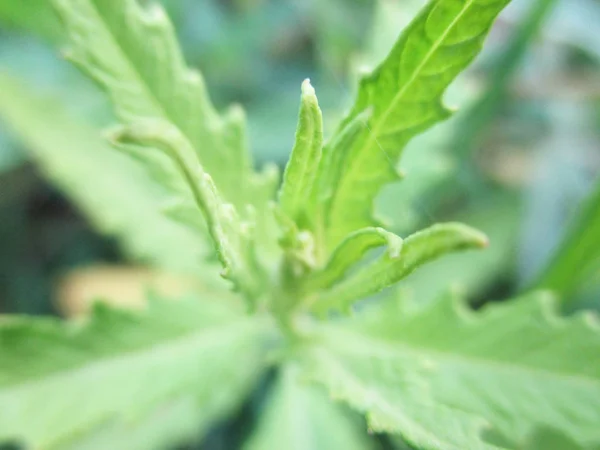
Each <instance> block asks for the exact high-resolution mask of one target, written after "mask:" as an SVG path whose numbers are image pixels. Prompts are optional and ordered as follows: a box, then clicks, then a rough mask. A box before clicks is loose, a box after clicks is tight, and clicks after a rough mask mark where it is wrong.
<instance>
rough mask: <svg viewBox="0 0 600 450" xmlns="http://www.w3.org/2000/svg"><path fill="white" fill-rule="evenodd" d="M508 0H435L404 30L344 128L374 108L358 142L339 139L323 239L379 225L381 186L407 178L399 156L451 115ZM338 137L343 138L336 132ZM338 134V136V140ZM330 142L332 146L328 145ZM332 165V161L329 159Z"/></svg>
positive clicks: (325, 242)
mask: <svg viewBox="0 0 600 450" xmlns="http://www.w3.org/2000/svg"><path fill="white" fill-rule="evenodd" d="M507 3H508V0H506V1H502V0H498V1H491V2H490V1H487V0H483V1H480V0H470V1H432V2H429V4H428V5H427V6H425V7H424V9H423V10H422V11H421V13H420V14H419V16H418V17H417V18H416V19H415V20H414V21H413V22H412V23H411V24H410V25H409V26H408V27H407V28H406V29H405V30H404V32H403V33H402V36H401V37H400V39H399V40H398V42H397V43H396V45H395V47H394V48H393V49H392V51H391V52H390V54H389V55H388V57H387V58H386V59H385V60H384V61H383V62H382V63H381V65H380V66H379V67H378V68H377V69H376V70H375V71H374V72H373V73H372V74H370V75H369V76H367V77H365V78H364V79H362V80H361V82H360V88H359V92H358V98H357V100H356V103H355V105H354V106H353V108H352V110H351V112H350V113H349V115H348V116H347V117H346V118H345V119H344V120H343V121H342V123H341V125H340V127H339V129H338V133H344V132H345V129H346V127H347V126H348V124H350V123H352V122H354V121H356V119H357V117H358V116H359V115H360V114H363V113H364V112H365V111H366V110H368V109H371V110H372V112H371V115H370V117H369V119H368V120H366V121H364V122H362V127H361V130H360V133H358V135H357V136H356V137H355V138H354V139H353V142H352V145H350V146H344V147H338V148H337V151H338V152H342V153H343V155H339V156H330V157H328V156H327V155H325V156H324V158H323V160H324V161H327V160H328V159H329V160H339V161H341V164H340V166H341V167H340V169H339V172H338V174H337V176H336V177H335V178H333V179H331V178H330V181H329V182H328V183H326V185H325V186H319V188H318V189H320V190H321V189H322V190H324V191H327V192H328V191H331V192H330V193H329V198H328V199H327V200H326V204H325V205H324V206H323V208H322V209H321V214H319V215H317V216H316V217H314V218H313V221H314V222H315V225H314V227H315V229H316V230H323V231H322V232H321V234H320V235H319V237H318V241H317V242H318V244H317V245H320V246H323V247H325V248H328V249H332V248H333V247H334V246H335V245H337V244H338V243H339V241H340V240H341V239H343V238H344V236H345V235H346V234H348V233H350V232H352V231H355V230H357V229H360V228H363V227H367V226H371V225H373V224H374V223H376V221H375V220H374V219H373V218H372V208H373V201H374V199H375V196H376V194H377V193H378V192H379V190H380V189H381V187H382V186H383V185H384V184H386V183H390V182H392V181H396V180H398V179H399V175H398V171H397V169H396V162H397V160H398V158H399V156H400V154H401V151H402V149H403V147H404V146H405V145H406V143H407V142H408V141H409V140H410V139H411V138H412V137H414V136H415V135H417V134H418V133H420V132H423V131H424V130H426V129H427V128H429V127H431V126H432V125H433V124H435V123H437V122H439V121H441V120H443V119H445V118H447V117H448V116H449V114H450V111H449V110H448V109H446V108H445V107H444V106H442V103H441V97H442V94H443V93H444V91H445V89H446V88H447V87H448V85H449V84H450V82H451V81H452V80H454V78H455V77H456V76H457V75H458V74H459V73H460V72H461V71H462V70H463V69H464V68H465V67H466V66H467V65H468V64H469V63H470V62H471V61H472V60H473V58H474V57H475V56H476V55H477V54H478V53H479V51H480V49H481V46H482V43H483V40H484V38H485V36H486V34H487V31H488V30H489V28H490V26H491V24H492V23H493V20H494V18H495V17H496V15H497V14H498V13H499V12H500V11H501V10H502V8H503V7H504V6H505V5H506V4H507ZM333 139H335V138H333ZM333 139H332V140H333ZM326 149H327V148H326ZM321 170H323V171H325V172H328V171H329V170H331V167H329V166H326V165H325V164H323V165H322V169H321Z"/></svg>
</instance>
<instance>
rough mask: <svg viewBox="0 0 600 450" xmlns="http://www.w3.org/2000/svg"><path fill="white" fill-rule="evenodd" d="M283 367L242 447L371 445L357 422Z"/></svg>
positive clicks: (308, 449) (329, 449)
mask: <svg viewBox="0 0 600 450" xmlns="http://www.w3.org/2000/svg"><path fill="white" fill-rule="evenodd" d="M299 372H300V371H299V370H298V368H297V367H293V366H289V367H284V368H283V369H282V370H281V373H280V374H279V377H278V379H277V382H276V384H275V386H274V387H273V391H272V392H271V393H270V395H269V398H268V402H267V404H266V406H265V409H264V411H263V412H262V417H261V419H260V421H259V423H258V427H257V429H256V431H255V432H254V433H253V434H252V436H250V440H249V442H248V443H247V444H246V446H245V447H244V450H267V449H273V450H275V449H283V448H285V449H289V450H334V449H340V450H341V449H343V450H364V449H370V448H372V447H373V444H372V442H371V441H369V440H368V438H367V435H366V433H363V432H361V426H360V423H359V422H358V421H354V420H352V419H353V418H352V417H351V416H350V415H349V414H348V411H344V410H343V408H342V407H341V406H340V405H336V404H335V403H333V402H332V401H331V399H329V398H328V396H327V395H326V394H325V393H324V392H323V391H321V390H319V389H317V388H316V387H315V386H313V385H311V384H308V383H306V382H304V383H303V382H302V380H301V379H299V377H298V376H299Z"/></svg>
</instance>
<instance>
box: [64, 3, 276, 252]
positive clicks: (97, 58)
mask: <svg viewBox="0 0 600 450" xmlns="http://www.w3.org/2000/svg"><path fill="white" fill-rule="evenodd" d="M53 4H54V5H55V7H56V9H57V10H58V12H59V13H60V15H61V16H62V18H63V20H64V22H65V26H66V31H67V33H68V35H69V37H70V50H69V52H68V56H69V58H70V59H72V60H73V61H74V62H75V63H76V64H77V65H78V66H79V67H80V68H82V70H84V71H86V72H87V73H88V74H89V75H90V76H91V77H92V78H94V79H95V80H96V81H97V82H98V83H99V84H100V85H101V86H102V87H103V88H104V89H105V90H106V92H107V93H108V95H109V96H110V98H111V100H112V102H113V105H114V108H115V112H116V114H117V116H118V118H119V119H120V120H121V121H122V122H123V123H124V124H125V125H134V124H136V123H137V122H143V123H148V121H155V122H161V123H168V124H169V125H170V126H171V127H173V128H174V129H176V130H177V133H178V136H180V137H181V139H182V140H185V141H186V147H188V148H189V149H191V151H192V152H193V153H194V156H195V158H194V161H193V162H192V159H191V158H190V159H189V160H188V161H187V162H188V163H189V164H191V166H190V167H188V170H190V171H191V172H195V171H196V163H197V164H200V165H201V166H202V167H203V169H204V171H205V172H206V173H208V174H210V175H211V177H212V178H213V180H214V183H215V185H216V187H217V189H218V191H219V193H220V195H221V196H222V197H223V199H224V201H225V202H227V203H231V204H233V205H234V206H235V207H236V208H237V209H238V211H239V212H240V214H245V213H246V206H247V205H252V206H253V207H254V209H255V211H256V220H257V221H258V223H259V227H258V229H259V230H261V232H263V233H264V234H263V235H261V236H260V237H259V239H263V238H264V239H267V240H270V241H272V238H271V236H267V234H268V233H269V231H270V230H269V229H268V227H266V226H263V225H265V221H267V220H268V217H270V215H268V211H267V208H266V205H267V202H268V201H269V200H271V199H272V197H273V195H274V190H275V184H276V176H274V173H273V172H272V171H271V172H269V173H266V174H265V175H263V176H259V175H257V174H256V173H255V172H254V170H253V167H252V161H251V159H250V155H249V152H248V149H247V139H246V131H245V116H244V113H243V111H242V110H241V109H240V108H239V107H234V108H231V109H230V110H229V111H228V112H227V113H226V114H225V115H224V116H221V115H219V114H218V113H217V112H216V111H215V109H214V107H213V106H212V104H211V103H210V100H209V98H208V95H207V92H206V88H205V85H204V81H203V80H202V77H201V76H200V74H199V73H198V72H195V71H192V70H190V69H189V68H188V67H187V66H186V64H185V62H184V59H183V56H182V54H181V51H180V49H179V47H178V45H177V42H176V38H175V33H174V30H173V28H172V25H171V23H170V22H169V20H168V18H167V17H166V14H165V13H164V11H163V9H162V8H161V7H160V6H159V5H157V4H152V5H150V6H148V7H142V6H140V5H139V3H138V2H137V1H136V0H74V1H73V0H53ZM149 154H150V152H148V153H147V155H149ZM148 158H152V157H151V156H148ZM152 163H153V161H148V164H152ZM156 163H157V164H159V165H160V164H162V163H164V161H162V162H156ZM157 170H160V169H157ZM166 187H167V188H169V187H170V186H166ZM175 194H177V193H175ZM182 204H183V205H185V204H186V202H182ZM193 214H194V212H193V211H190V212H189V214H188V215H193Z"/></svg>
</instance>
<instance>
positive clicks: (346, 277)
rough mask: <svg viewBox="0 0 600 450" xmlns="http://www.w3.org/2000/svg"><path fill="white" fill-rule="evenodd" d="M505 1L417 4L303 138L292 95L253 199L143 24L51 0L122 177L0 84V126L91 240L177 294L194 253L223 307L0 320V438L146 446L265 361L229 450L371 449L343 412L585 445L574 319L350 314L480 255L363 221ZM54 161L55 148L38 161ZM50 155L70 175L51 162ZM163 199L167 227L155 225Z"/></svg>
mask: <svg viewBox="0 0 600 450" xmlns="http://www.w3.org/2000/svg"><path fill="white" fill-rule="evenodd" d="M507 2H508V0H431V1H430V2H429V3H428V4H427V5H426V6H425V7H424V8H423V10H422V11H421V13H420V14H419V15H418V16H417V17H416V18H415V19H414V20H413V21H412V23H411V24H410V25H408V26H407V28H406V29H405V30H404V32H403V33H402V34H401V35H400V37H399V39H398V41H397V42H396V44H395V46H394V47H393V49H392V50H391V52H390V53H389V55H388V56H387V58H385V59H384V61H383V62H382V63H381V64H380V65H379V67H378V68H377V69H375V71H374V72H373V73H371V74H370V75H368V76H366V77H365V78H364V79H362V80H361V82H360V86H359V89H358V98H357V100H356V102H355V104H354V106H353V108H352V109H351V111H350V113H349V114H348V115H347V117H346V118H345V119H344V120H343V121H342V122H341V124H340V125H339V126H338V128H337V131H336V132H335V133H334V134H333V135H332V136H331V138H330V139H329V140H327V141H326V142H324V138H323V129H324V124H323V118H322V113H321V110H320V108H319V104H318V101H317V97H316V93H315V90H314V89H313V87H312V86H311V85H310V83H309V82H308V80H307V81H305V82H304V84H303V85H302V96H301V106H300V113H299V118H298V127H297V132H296V140H295V144H294V147H293V150H292V154H291V158H290V161H289V163H288V165H287V167H286V169H285V172H284V176H283V182H282V185H281V188H280V190H279V194H278V195H276V194H275V192H276V177H275V176H274V172H268V171H267V172H265V173H263V174H258V173H256V172H255V171H254V167H253V162H252V160H251V158H250V154H249V151H248V148H247V142H246V141H247V138H246V131H245V118H244V115H243V112H242V111H241V109H240V108H239V107H233V108H231V109H229V110H228V111H227V112H226V113H225V114H224V115H221V114H219V113H218V112H217V111H216V110H215V108H214V107H213V105H212V104H211V102H210V101H209V98H208V94H207V92H206V87H205V84H204V82H203V79H202V77H201V76H200V75H199V74H198V73H197V72H194V71H192V70H190V69H189V68H188V67H187V65H186V63H185V62H184V60H183V56H182V54H181V52H180V50H179V48H178V45H177V43H176V39H175V33H174V30H173V27H172V25H171V23H170V22H169V20H168V18H167V17H166V15H165V13H164V12H163V10H162V9H161V8H160V7H158V6H141V5H140V4H139V3H138V2H137V0H52V4H53V5H54V7H55V8H56V10H57V11H58V12H59V13H60V15H61V16H62V18H63V20H64V24H65V30H64V31H65V32H66V34H67V35H68V36H69V42H70V47H69V50H68V55H69V57H70V59H72V60H73V61H74V62H75V63H76V64H77V65H78V66H79V67H80V68H81V69H83V71H84V72H86V73H87V74H88V75H90V76H91V77H92V78H93V79H94V80H95V81H96V82H98V84H99V85H100V86H101V87H102V88H103V89H104V91H105V92H106V93H107V94H108V96H109V97H110V99H111V101H112V103H113V106H114V110H115V112H116V116H117V118H118V120H119V121H120V122H121V123H120V125H118V126H117V127H114V128H113V129H111V130H110V131H109V133H108V138H109V140H110V142H111V143H112V144H113V146H114V147H115V148H116V149H117V150H118V151H120V152H122V153H123V154H125V155H128V156H129V157H130V158H129V159H124V160H122V158H123V156H124V155H123V154H119V153H113V152H112V151H111V150H110V149H108V148H107V147H106V146H105V144H103V143H101V141H99V140H98V137H97V135H96V134H95V133H94V132H93V131H91V130H90V129H89V126H87V125H81V124H78V123H77V121H75V120H73V119H72V118H71V117H70V116H69V115H68V113H66V112H65V111H62V110H61V109H60V108H58V107H56V108H55V109H51V110H50V111H48V110H47V109H46V102H43V101H38V100H37V99H36V96H35V95H34V94H31V93H28V92H27V90H26V89H25V88H23V87H22V86H21V85H20V84H19V83H16V82H15V81H14V80H11V79H10V78H7V77H3V78H0V86H2V87H5V88H6V89H5V90H3V91H4V92H0V111H1V112H2V115H3V116H5V117H7V122H8V123H9V124H10V125H11V126H12V127H13V128H14V129H15V130H17V132H18V133H19V134H21V135H23V136H24V138H25V139H26V140H27V141H28V142H29V143H30V147H31V148H32V149H33V151H34V152H36V154H39V159H40V160H41V161H42V163H43V164H42V165H43V166H44V167H45V168H46V169H45V170H47V171H48V172H49V173H50V174H51V176H52V177H53V178H55V179H56V180H57V183H59V184H60V183H62V185H63V187H64V188H66V189H70V190H72V191H74V192H75V191H78V190H79V189H81V190H82V192H81V193H78V194H72V195H74V197H75V198H76V199H77V200H78V202H79V203H80V204H81V207H82V209H84V210H85V211H86V212H87V214H88V215H89V216H90V217H91V218H93V219H94V220H95V221H96V222H97V223H98V224H99V226H100V227H101V229H103V230H105V231H107V232H111V233H113V234H115V235H117V236H119V238H120V239H121V240H122V242H123V243H124V245H126V246H131V248H132V249H133V253H135V254H137V255H139V256H147V257H151V258H152V259H154V260H156V261H158V263H159V264H160V263H161V262H162V261H163V260H167V259H168V260H169V261H171V260H173V261H177V260H178V259H179V257H181V260H182V261H185V264H182V266H185V267H186V268H188V269H189V268H192V267H196V264H197V266H198V267H197V272H198V275H199V276H206V274H202V273H200V272H204V271H207V272H208V274H211V275H212V274H214V272H213V271H212V269H213V267H214V266H213V265H202V264H201V261H200V258H201V257H207V256H209V255H207V252H206V251H205V248H206V247H207V246H208V245H210V244H212V246H213V248H214V252H213V253H214V254H215V255H216V256H217V259H218V260H219V263H220V264H221V266H222V272H221V275H222V277H224V278H225V279H226V280H228V284H227V286H228V287H233V290H234V291H235V292H234V293H231V292H228V291H227V290H225V289H224V288H223V286H222V285H221V284H218V283H215V286H216V287H215V288H214V289H207V292H206V293H205V294H204V295H203V296H201V297H200V298H192V299H189V300H185V301H167V300H151V301H150V302H149V304H148V306H147V308H146V309H145V310H144V311H138V312H127V313H125V312H120V311H118V310H113V309H110V308H107V307H103V306H98V307H97V308H96V309H95V310H94V313H93V314H92V315H91V316H90V317H88V318H85V319H83V321H82V322H73V323H71V322H62V321H59V320H56V319H49V318H31V317H14V318H10V319H8V320H3V321H1V322H0V439H6V440H14V441H18V442H22V443H25V444H27V445H30V446H32V447H35V448H40V449H53V448H61V449H62V448H67V449H90V450H93V449H105V448H123V449H125V448H133V449H140V450H144V449H154V448H156V449H159V448H165V447H168V446H171V445H174V444H177V443H180V442H182V440H185V439H190V438H191V437H193V436H194V435H196V436H198V435H202V434H204V433H205V432H206V431H207V430H208V429H209V427H210V426H211V425H213V424H214V423H215V422H216V421H218V420H222V419H223V418H225V417H227V415H228V414H231V413H232V412H233V411H234V410H235V409H236V408H237V407H239V405H240V404H241V403H242V402H243V401H244V400H245V399H246V398H247V397H248V395H249V393H250V392H251V390H252V389H253V388H255V387H256V384H257V381H258V379H259V377H260V375H261V374H263V373H264V371H265V368H266V367H267V365H268V364H275V365H278V366H279V369H278V371H277V380H276V381H275V383H274V385H273V386H269V387H270V388H271V389H270V392H268V394H267V401H266V403H265V405H264V407H263V409H264V414H263V415H262V416H261V417H260V418H258V421H257V424H258V427H257V430H256V432H255V433H253V434H252V435H251V436H250V438H249V440H248V441H247V443H246V444H245V445H246V448H247V449H249V450H254V449H263V448H265V449H268V448H284V447H285V448H288V447H290V446H296V447H297V448H298V449H329V448H334V449H335V448H344V449H356V450H358V449H367V448H371V447H372V444H373V443H372V441H371V440H369V439H368V437H367V436H366V434H364V433H363V432H362V431H360V429H357V427H356V425H355V423H354V419H353V417H352V414H353V413H351V412H350V411H348V410H347V408H346V406H349V407H350V408H351V409H354V410H356V411H358V412H361V413H363V414H364V415H366V417H367V422H368V426H369V429H370V430H371V431H373V432H386V433H392V434H395V435H398V436H401V437H402V439H404V441H406V442H407V443H408V444H409V445H411V446H413V447H414V448H418V449H424V450H442V449H443V450H446V449H447V450H464V449H498V448H523V445H529V444H524V443H527V442H532V441H536V439H535V438H534V439H532V438H531V436H535V433H536V432H537V431H538V430H539V429H542V428H551V429H555V430H558V431H559V432H560V433H561V434H563V435H565V436H566V439H567V440H568V441H569V442H575V444H576V445H581V446H590V445H592V444H594V443H596V442H597V441H600V433H599V432H598V430H597V424H598V423H599V422H600V371H599V369H600V365H598V364H595V363H593V361H597V360H598V358H599V357H600V331H599V330H598V324H597V323H596V322H595V319H593V318H592V317H591V316H589V315H587V314H582V315H580V316H574V317H569V318H559V317H557V316H556V314H555V313H554V312H553V311H551V310H550V309H549V303H548V302H549V300H548V298H547V297H546V295H545V294H531V295H530V296H527V297H524V298H520V299H518V300H510V301H507V302H505V303H502V304H499V305H496V306H489V307H486V308H485V309H484V310H482V311H478V312H473V311H472V310H470V309H469V307H467V306H465V305H464V304H463V303H461V302H457V301H455V300H454V299H453V298H452V297H450V296H446V297H443V298H441V299H440V300H437V301H423V302H420V303H421V304H420V305H417V304H413V303H412V302H409V301H407V300H404V301H402V302H400V303H397V302H390V301H389V300H388V301H387V302H383V303H381V302H378V301H377V299H373V298H370V297H372V296H374V295H375V294H378V293H379V292H381V291H382V290H384V289H387V288H390V287H393V286H395V285H397V284H398V282H400V281H401V280H403V279H404V278H405V277H407V276H408V275H410V274H411V273H412V272H413V271H415V270H416V269H417V268H419V267H420V266H422V265H424V264H426V263H429V262H430V261H432V260H434V259H437V258H439V257H441V256H443V255H445V254H448V253H451V252H457V251H462V250H468V249H473V248H481V247H485V246H487V244H488V239H487V237H486V236H485V235H483V234H482V233H481V232H479V231H477V230H475V229H473V228H470V227H468V226H466V225H463V224H460V223H454V222H448V223H437V224H434V225H432V226H430V227H428V228H425V229H423V230H421V231H417V232H415V233H413V234H410V235H408V236H407V237H401V236H399V235H397V234H395V233H393V232H391V231H389V230H386V229H384V228H382V227H379V226H377V225H378V224H377V222H376V220H375V219H374V218H373V215H372V209H373V203H374V200H375V197H376V195H377V194H378V193H379V191H380V190H381V188H382V187H383V186H384V185H385V184H388V183H390V182H393V181H395V180H397V179H398V173H397V170H396V164H397V161H398V159H399V157H400V155H401V153H402V150H403V148H404V146H405V145H406V144H407V143H408V141H409V140H410V139H411V138H413V137H414V136H415V135H417V134H418V133H420V132H422V131H424V130H425V129H427V128H429V127H431V126H432V125H433V124H435V123H437V122H439V121H440V120H442V119H444V118H446V117H447V116H448V115H449V111H448V110H447V109H446V108H445V107H444V106H443V105H442V95H443V94H444V92H445V90H446V88H447V87H448V85H449V84H450V83H451V82H452V80H454V79H455V77H456V76H457V75H458V74H459V73H460V72H461V71H462V70H463V69H464V68H465V67H466V66H467V65H468V64H469V63H470V62H471V61H472V60H473V58H475V56H476V55H477V54H478V52H479V51H480V49H481V46H482V43H483V40H484V38H485V35H486V33H487V31H488V30H489V28H490V26H491V25H492V23H493V21H494V18H495V17H496V15H497V14H498V13H499V12H500V11H501V10H502V8H503V7H504V6H505V5H506V4H507ZM7 91H9V92H7ZM21 100H23V101H21ZM38 131H39V134H38ZM74 146H77V147H82V149H83V150H81V152H77V151H73V150H72V149H73V147H74ZM55 149H57V150H55ZM54 151H57V152H60V151H64V154H61V158H60V161H59V160H58V159H57V162H55V161H54V159H53V158H52V156H51V153H52V152H54ZM71 154H73V155H77V156H73V157H74V158H79V159H81V161H79V159H76V160H75V161H77V164H81V168H82V170H81V172H80V173H75V169H71V168H70V167H69V165H68V164H67V161H68V158H69V156H68V155H71ZM141 169H144V170H141ZM99 171H100V174H101V175H104V174H106V175H108V174H111V175H113V174H114V175H115V178H114V180H117V182H118V180H123V179H128V177H129V176H130V175H131V177H133V178H132V179H134V180H135V181H136V185H137V184H139V186H138V188H139V190H136V191H134V190H132V191H129V190H128V189H129V188H120V187H119V185H118V183H117V182H115V181H113V180H112V179H111V181H110V182H106V180H103V179H102V177H101V176H100V177H99V176H98V172H99ZM88 177H89V185H88V184H87V181H88V180H87V178H88ZM103 182H105V184H103ZM115 185H116V187H115ZM91 187H94V188H95V189H93V190H92V189H90V188H91ZM97 190H100V192H96V191H97ZM121 191H123V192H121ZM155 192H156V194H155ZM166 199H168V200H169V201H170V202H169V203H168V210H167V211H165V213H164V214H165V216H168V217H169V218H170V220H172V221H173V222H166V219H165V217H163V216H162V215H160V214H157V211H158V208H159V206H158V205H159V204H164V200H166ZM126 202H132V204H133V206H130V205H129V204H127V203H126ZM113 203H114V204H115V205H114V206H113ZM123 205H127V206H126V207H123ZM100 207H102V208H106V209H108V210H109V211H96V210H97V209H99V208H100ZM133 208H136V209H133ZM138 210H139V212H138ZM588 222H589V221H588ZM503 223H504V222H503ZM163 233H164V236H163ZM163 239H165V242H163ZM159 243H160V245H159ZM196 259H197V260H196ZM165 265H167V266H172V265H173V266H175V265H176V264H165ZM215 265H216V264H215ZM207 267H208V268H207ZM464 267H467V266H464ZM461 270H465V269H464V268H461ZM215 278H216V276H215ZM430 281H431V284H435V285H436V288H435V289H439V284H438V283H439V281H440V280H437V279H435V280H434V279H432V280H430ZM400 286H401V285H400ZM444 290H446V289H444ZM427 300H429V299H427ZM360 301H366V302H365V303H363V304H361V305H360V306H361V308H355V305H357V303H358V302H360ZM367 302H370V303H367ZM244 307H245V308H244ZM358 309H361V311H360V312H357V314H356V315H355V317H353V318H347V317H344V318H338V320H333V319H332V318H330V317H329V316H330V313H332V312H334V313H335V312H342V313H351V312H353V311H354V310H358ZM316 316H319V318H320V319H330V320H317V317H316ZM590 361H591V362H592V363H590ZM323 388H324V389H323ZM327 392H328V393H329V395H330V397H332V399H333V400H339V401H341V402H340V403H339V404H336V403H333V402H331V401H329V399H328V398H327V395H326V393H327ZM505 442H506V444H505Z"/></svg>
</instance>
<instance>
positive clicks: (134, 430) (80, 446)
mask: <svg viewBox="0 0 600 450" xmlns="http://www.w3.org/2000/svg"><path fill="white" fill-rule="evenodd" d="M206 425H207V424H206V418H205V417H204V416H203V413H202V410H201V409H200V408H198V405H197V404H196V403H195V401H194V400H193V399H192V398H189V397H186V398H183V399H180V400H173V401H172V402H169V403H167V404H163V405H160V406H159V407H157V408H155V409H154V410H153V411H151V412H150V413H149V414H147V415H144V416H143V417H140V418H138V419H136V420H135V421H123V420H112V421H110V422H107V423H106V424H104V425H102V426H100V427H98V428H96V429H94V430H93V431H90V432H89V433H87V434H85V435H83V436H78V437H76V438H74V439H73V440H72V441H69V442H68V443H66V444H62V443H61V450H106V449H111V450H165V449H170V448H172V447H173V444H174V443H180V442H190V441H193V440H197V439H198V438H199V437H201V436H202V434H203V432H204V431H205V427H206Z"/></svg>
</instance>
